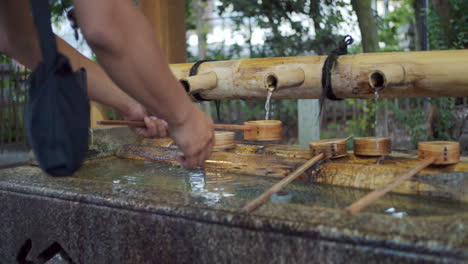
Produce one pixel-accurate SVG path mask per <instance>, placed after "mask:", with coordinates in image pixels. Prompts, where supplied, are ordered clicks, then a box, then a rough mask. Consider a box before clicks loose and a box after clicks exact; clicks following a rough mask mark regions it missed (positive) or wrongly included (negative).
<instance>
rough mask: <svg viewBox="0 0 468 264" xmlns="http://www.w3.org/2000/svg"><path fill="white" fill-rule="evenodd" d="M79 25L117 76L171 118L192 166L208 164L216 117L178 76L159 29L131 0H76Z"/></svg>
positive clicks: (135, 94) (140, 98) (172, 128)
mask: <svg viewBox="0 0 468 264" xmlns="http://www.w3.org/2000/svg"><path fill="white" fill-rule="evenodd" d="M74 4H75V8H76V16H77V21H78V24H79V25H80V28H81V30H82V32H83V34H84V36H85V38H86V40H87V41H88V43H89V44H90V46H91V47H92V49H93V51H94V52H95V54H96V56H97V58H98V60H99V62H100V63H101V64H102V65H103V67H104V69H105V70H106V72H107V73H108V74H109V76H110V77H111V78H112V80H113V81H114V82H115V83H116V84H117V85H118V86H119V87H120V88H122V89H123V90H124V91H125V92H127V93H128V94H130V95H131V96H132V97H134V98H135V99H137V100H138V101H139V102H141V103H142V104H143V105H144V106H145V107H146V108H147V109H148V110H149V111H151V112H152V113H155V114H156V115H157V116H158V117H160V118H162V119H164V120H166V121H167V122H168V124H169V132H170V135H171V137H172V138H173V139H174V141H175V143H176V144H177V145H178V146H179V147H180V148H181V150H182V151H183V152H184V155H185V156H184V158H183V159H181V162H182V164H183V165H184V166H186V167H188V168H193V167H196V166H199V165H203V163H204V160H206V159H207V158H208V157H209V156H210V154H211V148H212V146H213V143H214V135H213V124H212V122H211V120H210V119H209V118H208V117H207V116H206V115H205V114H204V113H203V112H202V111H201V110H200V109H199V108H198V107H196V106H195V105H194V104H193V103H192V102H191V101H190V99H189V98H188V96H187V94H186V93H185V91H184V90H183V88H182V86H181V84H180V83H179V82H178V81H177V80H176V79H175V77H174V75H173V74H172V72H171V71H170V69H169V67H168V65H167V62H166V60H165V58H164V56H163V54H162V51H161V48H160V47H159V43H158V40H157V38H156V35H155V33H154V32H153V30H152V29H151V27H150V25H149V23H148V21H146V19H145V17H144V16H143V14H142V13H141V12H140V11H139V10H137V8H136V7H135V6H134V5H133V1H130V0H118V1H116V0H100V1H93V0H75V1H74Z"/></svg>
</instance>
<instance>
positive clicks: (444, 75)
mask: <svg viewBox="0 0 468 264" xmlns="http://www.w3.org/2000/svg"><path fill="white" fill-rule="evenodd" d="M325 59H326V56H309V57H307V56H302V57H284V58H261V59H244V60H237V61H214V62H205V63H203V64H201V66H200V67H199V74H203V73H208V72H214V73H216V75H217V77H218V85H217V87H216V88H215V89H213V90H209V91H201V92H200V96H201V97H202V98H204V99H207V100H208V99H262V100H264V99H265V98H266V96H267V93H268V89H265V76H268V74H269V73H274V75H275V76H276V77H277V79H278V80H279V81H280V82H281V80H282V79H287V78H284V76H285V74H284V69H301V70H302V71H303V72H304V81H303V82H302V84H300V85H298V86H296V87H292V88H288V89H277V90H276V91H275V92H274V93H273V95H272V98H273V99H308V98H320V97H321V95H322V83H321V73H322V66H323V63H324V61H325ZM192 65H193V64H192V63H184V64H172V65H171V70H172V72H173V73H174V75H175V76H176V77H177V78H178V79H182V78H186V77H187V76H189V71H190V68H191V67H192ZM465 69H468V50H446V51H418V52H388V53H366V54H356V55H343V56H340V57H339V58H338V61H337V63H336V65H335V67H334V68H333V71H332V76H331V79H332V87H333V91H334V93H335V95H336V96H338V97H340V98H373V97H374V92H375V90H378V91H379V97H380V98H395V97H442V96H468V75H467V74H466V72H465V71H466V70H465ZM297 84H298V83H297Z"/></svg>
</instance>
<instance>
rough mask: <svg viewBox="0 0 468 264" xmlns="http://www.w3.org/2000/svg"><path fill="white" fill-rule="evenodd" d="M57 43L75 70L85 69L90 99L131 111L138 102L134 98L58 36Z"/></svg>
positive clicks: (123, 110) (120, 109) (122, 111)
mask: <svg viewBox="0 0 468 264" xmlns="http://www.w3.org/2000/svg"><path fill="white" fill-rule="evenodd" d="M57 44H58V47H59V50H60V52H62V53H63V54H64V55H66V56H67V57H68V58H69V60H70V63H71V64H72V66H73V68H74V69H75V70H76V69H77V68H80V67H83V68H85V69H86V75H87V83H88V96H89V98H90V99H91V100H93V101H96V102H98V103H101V104H104V105H107V106H110V107H113V108H115V109H117V110H118V111H119V112H121V113H125V112H129V111H131V108H132V107H134V106H135V105H137V104H138V102H137V101H136V100H135V99H133V98H131V97H130V96H128V95H127V94H126V93H125V92H124V91H122V90H121V89H119V88H118V87H117V85H116V84H115V83H114V82H113V81H112V80H111V79H110V78H109V76H108V75H107V74H106V72H104V70H103V69H102V68H101V67H100V66H99V65H98V64H96V63H95V62H93V61H91V60H89V59H88V58H86V57H84V56H83V55H81V54H80V53H79V52H78V51H76V50H75V49H74V48H72V47H71V46H70V45H68V44H67V43H66V42H65V41H64V40H62V39H60V38H58V37H57Z"/></svg>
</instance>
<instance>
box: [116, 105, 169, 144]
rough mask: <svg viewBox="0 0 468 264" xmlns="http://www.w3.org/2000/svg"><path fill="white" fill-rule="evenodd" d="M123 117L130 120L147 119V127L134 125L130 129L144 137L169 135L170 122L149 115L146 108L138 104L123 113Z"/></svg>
mask: <svg viewBox="0 0 468 264" xmlns="http://www.w3.org/2000/svg"><path fill="white" fill-rule="evenodd" d="M121 115H122V117H123V119H125V120H129V121H141V120H144V121H145V125H146V127H132V126H130V129H131V130H132V131H133V132H134V133H135V134H137V135H139V136H142V137H167V136H169V131H168V124H167V122H166V121H164V120H162V119H159V118H157V117H155V116H151V115H149V113H148V112H147V111H146V109H145V108H144V107H143V106H142V105H140V104H136V105H135V106H132V107H130V108H129V110H128V111H126V112H122V113H121Z"/></svg>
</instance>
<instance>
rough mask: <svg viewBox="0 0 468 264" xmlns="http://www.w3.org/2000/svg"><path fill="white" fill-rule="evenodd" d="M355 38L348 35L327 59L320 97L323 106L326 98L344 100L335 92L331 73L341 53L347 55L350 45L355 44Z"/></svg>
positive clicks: (323, 69)
mask: <svg viewBox="0 0 468 264" xmlns="http://www.w3.org/2000/svg"><path fill="white" fill-rule="evenodd" d="M353 42H354V40H353V38H352V37H351V36H350V35H346V36H345V37H344V38H343V40H342V41H340V43H339V46H338V48H336V49H335V50H333V51H332V52H331V53H330V54H329V55H328V57H327V59H326V60H325V63H324V64H323V68H322V89H323V91H322V97H321V98H320V105H321V106H323V102H324V101H325V98H328V99H330V100H333V101H338V100H343V99H342V98H338V97H337V96H336V95H335V93H334V92H333V87H332V82H331V74H332V71H333V67H334V66H335V63H336V61H337V60H338V57H339V56H340V55H346V54H347V53H348V46H349V45H351V44H353Z"/></svg>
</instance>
